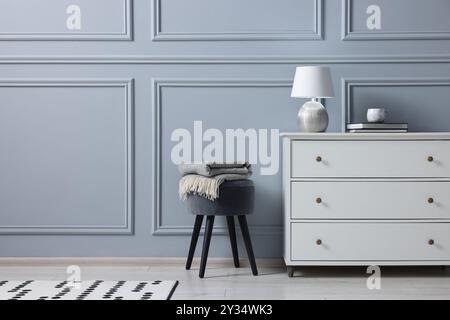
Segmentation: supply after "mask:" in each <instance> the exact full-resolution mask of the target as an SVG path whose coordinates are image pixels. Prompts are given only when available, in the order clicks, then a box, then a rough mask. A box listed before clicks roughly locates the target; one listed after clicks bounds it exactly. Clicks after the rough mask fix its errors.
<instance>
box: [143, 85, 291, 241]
mask: <svg viewBox="0 0 450 320" xmlns="http://www.w3.org/2000/svg"><path fill="white" fill-rule="evenodd" d="M291 85H292V81H291V80H287V79H216V78H201V79H194V78H191V79H189V78H179V79H177V78H165V79H156V78H155V79H152V97H153V101H152V114H153V128H154V131H153V193H152V194H153V197H152V203H153V207H152V235H155V236H160V235H163V236H175V235H190V234H191V233H192V226H190V225H189V226H164V225H162V215H163V212H162V210H161V196H162V195H161V184H162V181H161V172H162V168H161V155H162V150H161V126H162V123H161V122H162V119H161V111H162V108H163V106H162V99H161V93H162V88H164V87H192V88H208V87H214V88H217V87H225V88H229V87H239V88H242V87H253V88H280V87H290V86H291ZM250 230H251V233H252V234H255V235H281V234H282V226H258V225H252V226H250ZM213 232H214V234H227V229H226V227H219V226H218V227H215V228H214V231H213Z"/></svg>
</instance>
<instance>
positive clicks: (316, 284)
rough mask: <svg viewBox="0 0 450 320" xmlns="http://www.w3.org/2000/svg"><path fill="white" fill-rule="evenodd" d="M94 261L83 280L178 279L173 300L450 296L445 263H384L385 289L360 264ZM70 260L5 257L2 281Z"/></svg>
mask: <svg viewBox="0 0 450 320" xmlns="http://www.w3.org/2000/svg"><path fill="white" fill-rule="evenodd" d="M89 261H91V259H88V260H86V261H82V262H80V263H79V265H80V267H81V277H82V279H83V280H94V279H100V280H179V282H180V283H179V285H178V288H177V289H176V291H175V293H174V295H173V297H172V299H200V300H206V299H450V269H449V268H441V267H383V268H382V269H381V272H382V275H381V289H379V290H369V289H367V286H366V281H367V277H368V276H369V275H368V274H366V270H365V268H359V267H304V268H300V269H298V270H297V271H296V273H295V277H294V278H288V277H287V274H286V271H285V268H283V267H282V266H281V265H280V263H278V262H277V263H268V262H261V263H259V264H260V265H259V273H260V274H259V276H257V277H254V276H252V274H251V271H250V269H249V268H248V267H247V266H246V265H245V262H243V266H242V267H241V268H239V269H235V268H234V267H232V262H231V260H228V259H227V260H225V261H223V260H220V261H214V260H212V261H211V262H210V263H209V264H208V266H207V270H206V275H205V278H204V279H199V278H198V261H194V264H193V267H192V270H190V271H188V270H185V269H184V265H183V262H184V261H183V260H181V259H178V260H175V262H173V261H171V262H167V261H166V262H164V261H162V262H160V261H154V260H148V261H145V260H144V261H140V262H136V261H128V262H127V261H125V262H123V261H122V262H121V263H109V262H107V261H106V262H105V261H103V262H101V263H98V262H95V261H94V262H89ZM68 263H69V261H66V262H62V261H60V262H58V263H46V262H42V261H40V262H36V263H34V262H33V261H31V262H30V261H28V262H27V263H15V262H14V263H12V262H6V263H5V262H2V261H0V281H1V280H27V279H33V280H65V279H66V278H67V274H66V266H67V265H68ZM70 263H78V262H77V261H72V262H70Z"/></svg>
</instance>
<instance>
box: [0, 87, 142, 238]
mask: <svg viewBox="0 0 450 320" xmlns="http://www.w3.org/2000/svg"><path fill="white" fill-rule="evenodd" d="M1 87H14V88H17V87H32V88H39V87H43V88H56V87H64V88H71V87H74V88H80V87H86V88H96V87H108V88H109V87H114V88H122V89H123V90H124V93H125V97H126V98H125V101H124V108H125V113H126V117H125V119H124V121H125V127H126V132H125V134H126V146H125V148H126V150H125V154H126V159H125V163H126V168H125V170H126V186H125V188H124V189H125V190H126V194H125V199H126V210H125V211H124V212H123V224H120V225H103V224H98V225H93V226H86V225H51V226H50V225H39V224H35V225H26V226H24V225H2V224H0V235H127V234H128V235H131V234H133V230H134V186H133V183H134V164H133V162H134V156H133V152H134V147H133V143H134V131H133V130H134V129H133V126H134V124H133V122H134V111H133V109H134V107H133V100H134V99H133V94H134V91H133V90H134V89H133V87H134V79H91V78H90V79H78V78H77V79H75V78H74V79H53V78H52V79H47V78H33V79H0V88H1Z"/></svg>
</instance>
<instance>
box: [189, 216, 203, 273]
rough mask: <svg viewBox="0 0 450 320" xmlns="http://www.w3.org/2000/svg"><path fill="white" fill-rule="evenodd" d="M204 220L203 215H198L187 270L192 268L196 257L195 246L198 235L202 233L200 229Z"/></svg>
mask: <svg viewBox="0 0 450 320" xmlns="http://www.w3.org/2000/svg"><path fill="white" fill-rule="evenodd" d="M202 222H203V216H202V215H197V216H196V217H195V223H194V230H193V231H192V238H191V246H190V247H189V254H188V258H187V261H186V270H189V269H190V268H191V264H192V259H193V258H194V253H195V247H196V246H197V240H198V236H199V234H200V229H201V227H202Z"/></svg>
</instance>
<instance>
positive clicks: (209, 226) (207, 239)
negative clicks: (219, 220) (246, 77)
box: [198, 216, 214, 278]
mask: <svg viewBox="0 0 450 320" xmlns="http://www.w3.org/2000/svg"><path fill="white" fill-rule="evenodd" d="M213 226H214V216H208V217H207V218H206V229H205V237H204V239H203V251H202V260H201V261H200V272H199V273H198V276H199V277H200V278H203V277H204V276H205V268H206V260H207V259H208V251H209V244H210V242H211V234H212V230H213Z"/></svg>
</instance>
